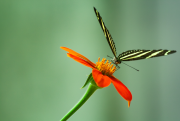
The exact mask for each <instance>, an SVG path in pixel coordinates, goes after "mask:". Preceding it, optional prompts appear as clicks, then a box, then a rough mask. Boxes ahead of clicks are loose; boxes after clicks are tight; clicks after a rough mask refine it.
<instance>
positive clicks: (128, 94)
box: [111, 77, 132, 107]
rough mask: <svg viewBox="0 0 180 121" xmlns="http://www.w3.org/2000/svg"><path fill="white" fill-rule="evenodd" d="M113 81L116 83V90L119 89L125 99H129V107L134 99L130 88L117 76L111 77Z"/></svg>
mask: <svg viewBox="0 0 180 121" xmlns="http://www.w3.org/2000/svg"><path fill="white" fill-rule="evenodd" d="M111 80H112V83H113V85H114V87H115V88H116V90H117V91H118V93H119V94H120V95H121V96H122V97H123V98H124V99H125V100H127V101H128V107H129V106H130V102H131V100H132V94H131V92H130V91H129V89H128V88H127V87H126V86H125V85H124V84H123V83H122V82H121V81H119V80H118V79H116V78H115V77H111Z"/></svg>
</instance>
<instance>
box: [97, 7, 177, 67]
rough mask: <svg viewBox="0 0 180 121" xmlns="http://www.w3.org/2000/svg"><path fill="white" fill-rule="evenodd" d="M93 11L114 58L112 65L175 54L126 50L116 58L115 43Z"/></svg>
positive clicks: (166, 51) (163, 51) (158, 51)
mask: <svg viewBox="0 0 180 121" xmlns="http://www.w3.org/2000/svg"><path fill="white" fill-rule="evenodd" d="M94 11H95V14H96V17H97V19H98V21H99V23H100V25H101V28H102V30H103V32H104V35H105V37H106V39H107V42H108V44H109V46H110V48H111V51H112V53H113V55H114V58H113V59H112V60H111V61H112V62H113V63H114V64H116V66H117V65H118V64H120V63H121V62H122V61H132V60H141V59H148V58H153V57H159V56H165V55H169V54H172V53H175V52H176V51H175V50H166V49H165V50H163V49H159V50H144V49H138V50H128V51H125V52H123V53H121V54H119V56H116V47H115V43H114V41H113V39H112V36H111V34H110V33H109V30H108V29H107V28H106V26H105V24H104V22H103V20H102V17H101V16H100V13H99V12H98V11H97V10H96V8H95V7H94ZM117 67H118V66H117Z"/></svg>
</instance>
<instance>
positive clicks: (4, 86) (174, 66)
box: [0, 0, 180, 121]
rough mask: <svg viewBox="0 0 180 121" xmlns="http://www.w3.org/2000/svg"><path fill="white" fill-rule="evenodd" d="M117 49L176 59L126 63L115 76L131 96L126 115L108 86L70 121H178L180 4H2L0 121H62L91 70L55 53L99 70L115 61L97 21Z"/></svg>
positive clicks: (28, 0) (61, 0) (102, 0)
mask: <svg viewBox="0 0 180 121" xmlns="http://www.w3.org/2000/svg"><path fill="white" fill-rule="evenodd" d="M93 6H94V7H96V8H97V10H98V11H99V12H100V14H101V16H102V18H103V20H104V22H105V24H106V27H107V28H108V29H109V31H110V33H111V35H112V37H113V39H114V41H115V43H116V48H117V53H118V54H120V53H121V52H123V51H126V50H129V49H169V50H177V53H175V54H172V55H169V56H165V57H159V58H153V59H147V60H139V61H132V62H126V63H127V64H129V65H131V66H133V67H135V68H137V69H139V70H140V71H139V72H137V71H135V70H133V69H131V68H129V67H128V66H126V65H123V64H121V65H120V67H121V68H120V69H119V70H118V71H117V72H115V74H114V75H115V76H116V77H117V78H118V79H120V80H121V81H122V82H123V83H124V84H125V85H126V86H127V87H128V88H129V89H130V91H131V92H132V95H133V100H132V102H131V106H130V108H128V103H127V101H125V100H124V99H123V98H122V97H121V96H120V95H119V94H118V93H117V91H116V90H115V88H114V86H113V85H110V86H109V87H107V88H104V89H101V90H97V91H96V92H95V93H94V95H92V97H91V98H90V99H89V100H88V101H87V102H86V103H85V104H84V105H83V106H82V107H81V108H80V109H79V110H78V111H77V112H76V113H75V114H74V115H73V116H72V117H71V118H70V119H69V121H180V115H179V114H180V104H179V100H180V94H179V92H180V88H179V86H180V81H179V78H180V74H179V71H180V64H179V60H180V56H179V52H180V49H179V48H180V8H179V6H180V1H179V0H171V1H170V0H158V1H157V0H136V1H135V0H129V1H127V0H119V1H115V0H111V1H110V0H99V1H97V0H91V1H83V0H74V1H67V0H16V1H15V0H14V1H13V0H10V1H6V0H1V1H0V49H1V51H0V56H1V58H0V120H1V121H59V120H60V119H61V118H62V117H63V116H64V115H65V114H66V113H67V112H68V111H69V110H70V109H71V108H72V107H73V106H74V105H75V104H76V103H77V102H78V101H79V99H80V98H81V97H82V95H83V94H84V93H85V91H86V88H87V87H86V88H85V89H80V88H81V87H82V86H83V84H84V83H85V81H86V79H87V77H88V75H89V74H90V73H91V69H90V68H87V67H85V66H83V65H81V64H79V63H77V62H75V61H74V60H72V59H70V58H68V57H67V56H66V52H65V51H63V50H61V49H60V48H59V47H60V46H65V47H68V48H71V49H73V50H75V51H76V52H79V53H81V54H83V55H84V56H86V57H87V58H89V59H90V60H91V61H93V62H96V61H97V59H98V57H101V58H103V57H107V55H109V56H113V54H112V52H111V50H110V48H109V45H108V43H107V41H106V39H105V37H104V34H103V32H102V30H101V27H100V25H99V23H98V21H97V18H96V16H95V13H94V10H93Z"/></svg>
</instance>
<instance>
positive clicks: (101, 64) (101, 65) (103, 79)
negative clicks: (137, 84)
mask: <svg viewBox="0 0 180 121" xmlns="http://www.w3.org/2000/svg"><path fill="white" fill-rule="evenodd" d="M60 48H61V49H63V50H65V51H68V52H69V53H67V56H68V57H70V58H72V59H74V60H75V61H77V62H79V63H81V64H83V65H85V66H87V67H90V68H92V76H93V79H94V81H95V83H96V85H97V86H99V87H101V88H103V87H107V86H109V85H110V84H111V82H112V83H113V85H114V87H115V88H116V90H117V91H118V93H119V94H120V95H121V96H122V97H123V98H124V99H125V100H126V101H128V107H129V106H130V102H131V100H132V94H131V92H130V91H129V89H128V88H127V87H126V86H125V85H124V84H123V83H122V82H121V81H120V80H118V79H116V78H115V77H114V76H113V73H114V72H115V71H116V67H115V66H114V67H113V64H111V62H109V61H108V60H107V61H106V59H104V58H103V59H102V61H100V58H98V62H96V64H95V63H93V62H91V61H90V60H89V59H88V58H86V57H85V56H83V55H81V54H79V53H77V52H75V51H73V50H71V49H69V48H67V47H60ZM105 61H106V62H105Z"/></svg>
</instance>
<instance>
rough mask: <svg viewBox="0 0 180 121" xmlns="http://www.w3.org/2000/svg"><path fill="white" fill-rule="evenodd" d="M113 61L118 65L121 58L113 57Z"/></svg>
mask: <svg viewBox="0 0 180 121" xmlns="http://www.w3.org/2000/svg"><path fill="white" fill-rule="evenodd" d="M112 62H113V63H114V64H116V65H118V64H120V63H121V60H120V59H118V58H116V57H114V58H113V59H112Z"/></svg>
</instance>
